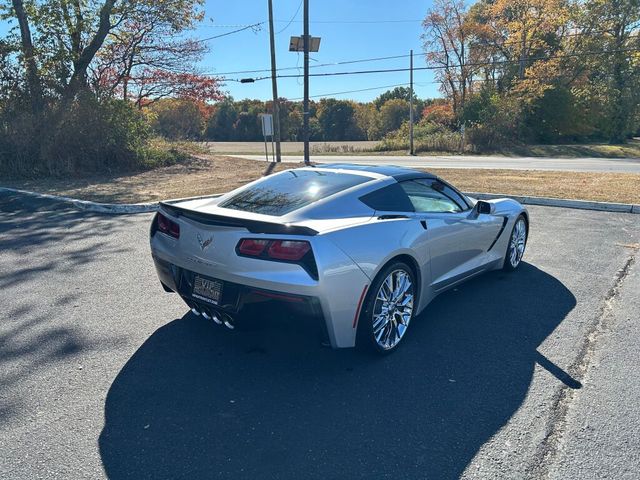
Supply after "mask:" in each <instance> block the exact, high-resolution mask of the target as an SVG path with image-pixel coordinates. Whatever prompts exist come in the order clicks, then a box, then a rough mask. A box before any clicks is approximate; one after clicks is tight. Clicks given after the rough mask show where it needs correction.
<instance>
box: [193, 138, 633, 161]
mask: <svg viewBox="0 0 640 480" xmlns="http://www.w3.org/2000/svg"><path fill="white" fill-rule="evenodd" d="M377 144H378V142H375V141H362V142H347V141H345V142H310V149H311V153H312V154H323V155H331V154H336V155H340V154H356V155H357V154H363V155H364V154H366V155H376V156H377V155H380V156H384V155H405V154H406V153H407V152H406V151H404V150H402V151H387V152H379V151H374V147H375V146H376V145H377ZM197 145H198V147H199V148H203V149H204V150H206V151H208V152H209V153H210V154H213V155H234V154H235V155H263V154H264V143H263V142H198V143H197ZM281 149H282V154H283V155H301V154H302V151H303V143H302V142H282V144H281ZM489 153H490V152H489ZM453 154H454V153H452V152H422V153H420V154H419V155H426V156H428V155H453ZM465 154H468V152H465ZM494 154H495V155H502V156H509V157H522V156H524V157H558V158H576V157H598V158H640V139H634V140H631V141H629V142H628V143H627V144H625V145H608V144H605V143H598V144H584V145H577V144H576V145H524V146H520V147H512V148H506V149H504V150H502V151H499V152H494ZM269 155H271V144H269Z"/></svg>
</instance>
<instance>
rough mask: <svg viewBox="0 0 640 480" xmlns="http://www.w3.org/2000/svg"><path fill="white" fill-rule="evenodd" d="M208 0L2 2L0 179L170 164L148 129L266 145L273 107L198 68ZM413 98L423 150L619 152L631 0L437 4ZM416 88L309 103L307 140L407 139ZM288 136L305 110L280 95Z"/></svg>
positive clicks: (631, 88) (626, 127)
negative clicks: (264, 123) (566, 147)
mask: <svg viewBox="0 0 640 480" xmlns="http://www.w3.org/2000/svg"><path fill="white" fill-rule="evenodd" d="M203 8H204V0H127V1H123V0H83V1H82V2H79V1H72V0H10V1H3V0H0V21H3V22H6V23H8V24H9V31H8V33H7V34H6V35H5V36H4V37H3V38H0V173H3V174H6V173H9V174H12V175H42V174H48V175H66V174H76V173H82V172H90V171H100V170H122V169H135V168H148V167H152V166H155V165H160V164H163V163H169V162H172V161H175V159H176V158H177V153H176V152H175V151H171V150H169V151H167V150H166V149H165V150H159V149H158V148H156V147H154V146H153V145H152V144H151V143H150V139H151V138H152V137H153V136H154V135H162V136H165V137H168V138H189V139H205V140H219V141H228V140H236V141H237V140H246V141H250V140H260V139H261V138H262V137H261V131H260V122H259V115H260V114H261V113H265V112H270V111H271V110H272V108H271V107H272V105H271V102H263V101H259V100H234V99H232V98H230V97H228V96H227V95H225V93H224V91H223V85H222V79H218V78H215V77H212V76H210V75H206V74H204V73H202V72H201V71H200V70H199V62H200V61H201V60H202V58H203V56H204V54H205V53H206V52H207V51H208V50H207V46H206V43H204V42H202V41H201V40H199V39H197V38H191V37H190V36H189V32H191V31H193V28H194V27H195V26H196V25H198V24H199V23H200V22H201V21H202V20H203V18H204V10H203ZM423 28H424V32H423V35H422V41H423V45H424V52H423V53H424V59H425V61H426V65H424V64H423V65H422V66H421V65H418V67H419V68H421V69H425V68H426V69H430V70H431V71H433V73H434V75H435V78H436V82H437V83H438V85H439V87H440V91H441V93H442V98H439V99H427V100H423V99H417V98H415V99H414V105H415V116H414V118H415V122H416V124H415V126H414V132H415V135H416V144H417V147H418V150H456V151H459V150H462V149H468V150H475V151H488V150H496V149H500V148H502V147H504V146H508V145H510V144H513V143H558V142H591V141H607V142H610V143H623V142H625V141H627V140H628V139H629V138H631V137H632V136H633V135H636V134H638V133H639V132H638V130H639V128H640V108H639V105H640V36H639V30H640V0H580V1H575V0H477V1H476V2H475V3H472V4H471V3H465V2H464V1H463V0H435V1H434V3H433V4H432V6H431V8H430V9H429V10H428V11H427V12H426V16H425V19H424V22H423ZM408 100H409V91H408V89H406V88H404V87H398V88H395V89H393V90H390V91H388V92H385V93H384V94H382V95H380V96H379V97H378V98H376V99H375V100H374V101H373V102H366V103H362V102H353V101H350V100H338V99H331V98H327V99H322V100H319V101H312V102H311V109H310V112H309V114H310V117H311V121H310V125H311V138H312V139H313V140H338V141H339V140H378V141H379V148H381V149H392V150H397V149H404V148H407V146H408V145H407V144H408V131H409V125H408V118H409V106H408V103H409V102H408ZM280 120H281V125H282V138H283V140H300V139H301V138H302V135H301V133H302V132H301V126H302V106H301V104H300V103H299V102H291V101H287V100H286V99H282V108H281V119H280Z"/></svg>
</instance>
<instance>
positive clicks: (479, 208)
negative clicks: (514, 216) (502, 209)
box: [476, 200, 495, 215]
mask: <svg viewBox="0 0 640 480" xmlns="http://www.w3.org/2000/svg"><path fill="white" fill-rule="evenodd" d="M494 208H495V207H494V205H493V204H491V203H489V202H485V201H483V200H478V202H477V203H476V212H478V214H480V213H485V214H487V215H491V214H492V213H493V212H494Z"/></svg>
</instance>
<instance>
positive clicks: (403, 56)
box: [203, 24, 598, 76]
mask: <svg viewBox="0 0 640 480" xmlns="http://www.w3.org/2000/svg"><path fill="white" fill-rule="evenodd" d="M254 25H255V24H254ZM229 33H232V32H229ZM594 33H598V32H589V33H587V32H576V33H570V34H566V35H564V37H574V36H581V35H591V34H594ZM519 42H520V41H519V40H517V41H511V42H509V41H507V42H504V43H502V44H501V46H504V45H510V44H512V43H516V44H517V43H519ZM477 46H491V45H489V44H487V45H477ZM428 53H444V52H443V51H441V50H435V51H432V52H428ZM423 54H424V53H423ZM407 57H409V54H403V55H390V56H386V57H374V58H363V59H357V60H346V61H340V62H328V63H321V64H318V65H311V66H310V67H309V68H322V67H329V66H336V65H349V64H354V63H364V62H374V61H381V60H393V59H398V58H407ZM299 68H300V67H299V66H296V67H283V68H278V70H277V71H278V72H280V71H286V70H298V69H299ZM263 72H271V69H270V68H263V69H256V70H236V71H232V72H220V73H218V72H205V73H203V75H215V76H225V75H240V74H245V73H263Z"/></svg>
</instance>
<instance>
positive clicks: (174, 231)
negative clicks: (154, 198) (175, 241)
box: [158, 212, 180, 238]
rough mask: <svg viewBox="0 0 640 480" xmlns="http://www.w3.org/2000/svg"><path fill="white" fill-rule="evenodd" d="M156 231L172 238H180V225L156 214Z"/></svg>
mask: <svg viewBox="0 0 640 480" xmlns="http://www.w3.org/2000/svg"><path fill="white" fill-rule="evenodd" d="M158 231H160V232H162V233H166V234H167V235H169V236H171V237H173V238H180V225H178V224H177V223H176V222H174V221H173V220H170V219H168V218H167V217H165V216H164V215H163V214H161V213H159V212H158Z"/></svg>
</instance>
